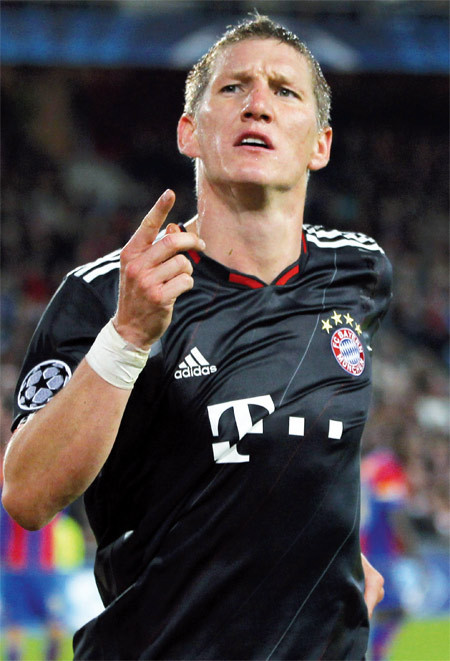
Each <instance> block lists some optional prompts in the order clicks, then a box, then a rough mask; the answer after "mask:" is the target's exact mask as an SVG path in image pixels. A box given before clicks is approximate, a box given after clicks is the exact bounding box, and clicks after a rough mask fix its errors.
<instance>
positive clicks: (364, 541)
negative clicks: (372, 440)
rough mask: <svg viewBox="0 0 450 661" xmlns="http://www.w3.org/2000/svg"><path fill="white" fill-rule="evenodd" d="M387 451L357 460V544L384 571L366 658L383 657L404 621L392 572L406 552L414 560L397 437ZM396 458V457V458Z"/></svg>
mask: <svg viewBox="0 0 450 661" xmlns="http://www.w3.org/2000/svg"><path fill="white" fill-rule="evenodd" d="M394 444H395V446H396V451H397V452H394V450H393V449H391V448H389V447H376V448H373V449H372V450H371V451H370V452H369V453H368V454H366V455H365V456H364V458H363V459H362V461H361V528H360V536H361V546H362V549H363V551H364V553H365V554H366V556H367V557H368V558H369V559H370V561H371V562H374V563H375V565H376V566H377V567H378V568H379V569H381V570H382V571H383V576H384V578H385V585H386V587H387V590H386V598H385V599H384V600H383V604H382V608H380V609H379V610H377V613H376V617H375V618H374V620H373V621H372V623H371V632H370V658H371V659H372V661H382V659H386V658H388V655H389V647H390V645H391V644H392V641H393V639H394V637H395V634H396V633H397V632H398V630H399V628H400V626H401V624H402V622H403V621H404V619H405V616H406V612H405V609H404V605H403V601H402V596H401V593H400V590H399V585H398V580H397V581H396V580H395V572H396V570H398V561H399V559H400V558H402V557H404V556H405V555H406V554H408V555H409V556H410V557H416V558H418V554H417V544H416V540H415V537H416V535H415V532H414V529H413V528H412V526H411V524H410V522H409V519H408V514H407V509H408V501H409V497H410V487H409V483H408V477H407V475H406V472H405V469H404V467H403V465H402V463H401V460H402V459H403V461H404V460H405V459H406V457H405V454H406V453H405V452H404V451H403V449H402V445H403V444H402V443H401V439H396V440H395V442H394ZM397 454H398V456H397Z"/></svg>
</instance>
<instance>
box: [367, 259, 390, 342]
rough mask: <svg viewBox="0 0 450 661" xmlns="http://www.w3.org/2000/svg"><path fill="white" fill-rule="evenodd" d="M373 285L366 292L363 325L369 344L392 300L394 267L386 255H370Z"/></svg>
mask: <svg viewBox="0 0 450 661" xmlns="http://www.w3.org/2000/svg"><path fill="white" fill-rule="evenodd" d="M370 262H371V264H370V270H371V272H372V285H371V286H370V288H369V289H368V290H366V291H365V292H364V296H363V297H364V301H363V303H364V307H365V315H364V320H363V323H362V324H361V326H362V330H363V333H364V336H365V338H366V340H367V342H368V343H370V342H371V341H372V338H373V336H374V334H375V333H376V331H377V330H378V328H379V327H380V325H381V322H382V320H383V318H384V317H385V315H386V313H387V311H388V309H389V305H390V303H391V300H392V266H391V263H390V261H389V259H388V258H387V257H386V255H385V253H384V252H383V251H382V250H381V249H380V252H374V253H372V254H371V255H370Z"/></svg>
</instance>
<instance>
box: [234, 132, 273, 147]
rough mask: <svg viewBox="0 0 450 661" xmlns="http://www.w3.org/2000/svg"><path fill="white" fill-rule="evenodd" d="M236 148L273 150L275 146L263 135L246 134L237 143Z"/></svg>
mask: <svg viewBox="0 0 450 661" xmlns="http://www.w3.org/2000/svg"><path fill="white" fill-rule="evenodd" d="M234 146H235V147H256V148H259V149H273V145H272V143H271V142H270V140H269V139H268V138H266V137H265V136H261V135H255V134H251V133H246V134H245V135H242V136H240V138H239V139H238V140H237V141H236V142H235V145H234Z"/></svg>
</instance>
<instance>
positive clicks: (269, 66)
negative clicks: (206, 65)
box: [211, 38, 312, 83]
mask: <svg viewBox="0 0 450 661" xmlns="http://www.w3.org/2000/svg"><path fill="white" fill-rule="evenodd" d="M230 73H231V74H232V73H242V74H249V75H251V74H258V73H261V74H266V75H282V76H284V77H287V78H292V79H297V80H299V81H305V80H309V81H310V82H311V83H312V77H311V71H310V68H309V64H308V62H307V60H306V58H305V56H304V55H302V53H300V52H299V51H298V50H297V49H296V48H294V46H291V45H290V44H286V43H284V42H280V41H278V40H277V39H271V38H268V39H261V38H253V39H245V40H244V41H239V42H237V43H234V44H228V45H227V46H224V47H223V48H222V49H221V50H220V51H219V52H218V54H217V56H216V58H215V62H214V65H213V68H212V72H211V81H213V80H215V79H217V78H218V77H221V76H224V75H225V76H226V75H227V74H230Z"/></svg>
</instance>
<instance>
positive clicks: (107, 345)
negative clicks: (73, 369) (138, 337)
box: [86, 319, 150, 390]
mask: <svg viewBox="0 0 450 661" xmlns="http://www.w3.org/2000/svg"><path fill="white" fill-rule="evenodd" d="M149 354H150V349H149V350H145V349H139V348H138V347H135V346H134V344H130V343H129V342H127V341H126V340H124V339H123V337H121V336H120V335H119V333H118V332H117V331H116V329H115V328H114V325H113V322H112V319H111V320H110V321H108V323H107V324H106V326H104V327H103V328H102V330H101V331H100V333H99V334H98V335H97V337H96V339H95V342H94V344H93V345H92V346H91V348H90V349H89V351H88V352H87V354H86V360H87V362H88V364H89V365H90V367H92V369H93V370H94V372H97V374H98V375H99V376H101V377H102V379H105V381H107V382H108V383H111V384H112V385H113V386H116V387H117V388H122V389H123V390H131V389H132V388H133V386H134V384H135V382H136V380H137V378H138V376H139V374H140V373H141V371H142V370H143V368H144V367H145V364H146V362H147V359H148V356H149Z"/></svg>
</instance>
